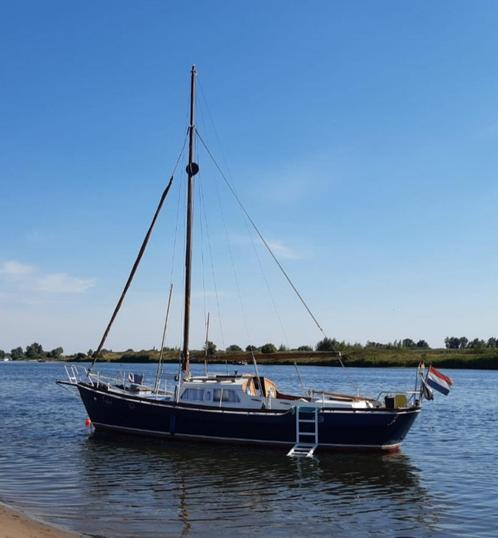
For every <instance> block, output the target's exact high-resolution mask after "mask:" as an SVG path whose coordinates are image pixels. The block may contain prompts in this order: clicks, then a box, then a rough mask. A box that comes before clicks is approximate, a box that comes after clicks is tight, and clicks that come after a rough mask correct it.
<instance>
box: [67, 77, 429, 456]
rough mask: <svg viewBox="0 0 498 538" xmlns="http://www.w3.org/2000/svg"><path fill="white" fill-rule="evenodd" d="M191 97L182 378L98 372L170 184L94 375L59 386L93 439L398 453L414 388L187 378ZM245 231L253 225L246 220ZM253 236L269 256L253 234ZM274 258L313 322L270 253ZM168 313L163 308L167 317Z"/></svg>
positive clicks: (82, 372)
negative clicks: (166, 384) (361, 391)
mask: <svg viewBox="0 0 498 538" xmlns="http://www.w3.org/2000/svg"><path fill="white" fill-rule="evenodd" d="M195 91H196V70H195V67H192V70H191V77H190V122H189V126H188V143H189V145H188V164H187V166H186V174H187V204H186V205H187V208H186V227H185V229H186V237H185V282H184V308H183V346H182V349H181V354H180V357H179V358H180V359H181V368H179V372H178V375H177V376H176V379H175V382H174V387H173V388H172V389H171V390H166V388H162V389H161V388H160V368H161V366H160V365H161V362H160V363H159V365H158V374H157V376H156V380H155V382H154V383H153V384H151V385H146V384H145V383H144V379H143V377H142V376H140V375H137V374H130V375H128V376H123V377H121V378H120V379H111V378H108V377H105V376H103V375H102V374H101V373H99V372H97V371H95V369H94V368H95V363H96V360H97V358H98V357H99V353H100V352H101V350H102V349H103V345H104V343H105V341H106V338H107V335H108V333H109V331H110V328H111V326H112V324H113V321H114V319H115V318H116V315H117V313H118V311H119V308H120V306H121V304H122V303H123V300H124V297H125V295H126V292H127V290H128V288H129V286H130V284H131V281H132V279H133V276H134V274H135V271H136V269H137V267H138V265H139V263H140V260H141V257H142V255H143V253H144V251H145V248H146V245H147V242H148V240H149V238H150V235H151V232H152V229H153V227H154V224H155V222H156V219H157V216H158V214H159V211H160V209H161V207H162V204H163V202H164V199H165V198H166V196H167V194H168V192H169V189H170V187H171V183H172V181H173V177H172V178H171V179H170V181H169V183H168V185H167V187H166V189H165V190H164V192H163V195H162V197H161V200H160V203H159V206H158V207H157V210H156V212H155V214H154V218H153V219H152V223H151V225H150V228H149V229H148V232H147V235H146V237H145V239H144V242H143V244H142V247H141V249H140V252H139V255H138V257H137V260H136V261H135V264H134V266H133V269H132V271H131V274H130V277H129V278H128V281H127V282H126V285H125V287H124V290H123V293H122V295H121V297H120V299H119V301H118V304H117V306H116V308H115V310H114V312H113V315H112V317H111V320H110V322H109V324H108V326H107V328H106V330H105V332H104V335H103V337H102V339H101V341H100V344H99V346H98V349H97V350H96V351H95V353H94V356H93V362H92V364H91V366H90V367H89V368H86V369H82V368H78V367H76V366H70V367H66V372H67V375H68V379H67V380H65V381H60V382H59V383H62V384H66V385H71V386H74V387H76V388H77V390H78V391H79V395H80V397H81V400H82V401H83V404H84V406H85V408H86V411H87V413H88V417H89V421H91V425H92V426H93V428H94V429H95V430H96V431H106V432H121V433H126V434H134V435H141V436H152V437H159V438H165V439H168V440H175V439H182V440H191V441H212V442H223V443H233V444H244V445H267V446H276V447H281V448H282V449H284V450H285V452H286V453H287V454H288V455H289V456H302V457H313V454H314V452H315V450H317V449H318V450H327V449H365V450H382V451H392V450H397V449H398V448H399V446H400V444H401V443H402V441H403V440H404V438H405V436H406V435H407V433H408V431H409V430H410V428H411V426H412V424H413V423H414V421H415V419H416V417H417V416H418V414H419V413H420V411H421V397H420V393H419V392H418V391H417V390H416V387H415V390H414V391H411V392H408V393H398V394H393V393H389V394H387V393H386V394H382V393H381V394H379V396H378V397H377V398H370V397H366V396H359V395H348V394H339V393H335V392H324V391H322V390H314V389H309V390H307V391H305V393H303V394H287V393H284V392H281V391H280V390H279V388H278V385H277V384H276V383H275V382H274V381H273V380H270V379H268V378H267V377H264V376H261V375H260V374H259V371H258V367H257V363H256V361H255V359H254V356H253V362H254V373H241V374H238V373H237V372H234V373H233V374H230V373H218V374H217V373H209V372H208V371H207V368H206V370H205V372H204V374H203V375H193V373H192V371H191V367H190V348H189V343H190V323H191V316H190V309H191V293H192V292H191V282H192V226H193V207H194V206H193V197H194V189H193V182H194V176H195V175H196V174H197V173H198V171H199V166H198V164H197V163H196V162H195V161H194V143H195V138H196V135H197V134H198V133H197V129H196V126H195ZM199 136H200V135H199ZM237 200H238V199H237ZM247 216H248V215H247ZM249 218H250V217H249ZM251 223H252V224H254V223H253V221H252V219H251ZM256 231H257V233H258V235H259V236H260V239H261V240H262V241H263V242H264V244H265V246H266V247H267V248H268V250H270V247H269V245H268V243H267V242H266V241H265V240H264V238H263V236H262V235H261V233H260V232H259V230H258V229H256ZM270 253H271V254H272V256H273V257H274V259H275V261H276V262H277V264H278V265H279V267H280V268H281V269H282V272H283V273H284V276H285V277H286V278H287V280H288V281H289V283H290V284H291V286H292V288H293V289H294V291H295V292H296V293H297V294H298V297H299V299H300V300H301V302H302V303H303V304H304V306H305V307H306V309H307V310H308V312H309V314H310V315H311V316H312V317H313V319H314V320H315V321H316V319H315V318H314V316H313V314H312V313H311V311H310V310H309V308H308V306H307V304H306V303H305V302H304V300H303V298H302V296H301V295H300V294H299V292H298V291H297V289H296V288H295V286H294V284H293V283H292V282H291V280H290V279H289V277H288V275H287V274H286V273H285V271H284V270H283V268H282V267H281V265H280V263H279V262H278V260H277V258H276V257H275V255H274V254H273V253H272V252H271V250H270ZM170 299H171V289H170ZM169 304H170V303H169V302H168V311H169ZM161 353H162V348H161ZM339 360H340V357H339Z"/></svg>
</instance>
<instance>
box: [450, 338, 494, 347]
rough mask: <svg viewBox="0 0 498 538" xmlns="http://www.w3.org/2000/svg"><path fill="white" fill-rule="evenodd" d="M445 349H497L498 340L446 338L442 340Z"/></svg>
mask: <svg viewBox="0 0 498 538" xmlns="http://www.w3.org/2000/svg"><path fill="white" fill-rule="evenodd" d="M444 345H445V346H446V349H483V348H498V338H495V337H491V338H488V339H487V340H481V339H480V338H474V339H473V340H469V339H468V338H466V337H465V336H447V337H446V338H445V339H444Z"/></svg>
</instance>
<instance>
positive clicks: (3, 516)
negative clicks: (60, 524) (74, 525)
mask: <svg viewBox="0 0 498 538" xmlns="http://www.w3.org/2000/svg"><path fill="white" fill-rule="evenodd" d="M78 536H81V535H79V534H74V533H71V532H67V531H63V530H61V529H58V528H57V527H51V526H50V525H45V524H44V523H40V522H39V521H36V520H34V519H31V518H29V517H28V516H26V515H25V514H23V513H22V512H18V511H17V510H13V509H12V508H9V507H8V506H6V505H5V504H2V503H0V538H76V537H78Z"/></svg>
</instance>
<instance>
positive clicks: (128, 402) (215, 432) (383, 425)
mask: <svg viewBox="0 0 498 538" xmlns="http://www.w3.org/2000/svg"><path fill="white" fill-rule="evenodd" d="M78 389H79V391H80V395H81V399H82V400H83V403H84V405H85V407H86V410H87V412H88V416H89V417H90V419H91V420H92V424H93V425H94V427H95V428H96V429H97V430H111V431H120V432H127V433H132V434H138V435H147V436H154V437H169V438H174V437H176V438H179V439H197V440H206V441H221V442H229V443H242V444H251V443H256V444H263V445H283V446H288V447H291V446H293V445H294V444H295V442H296V416H295V413H294V411H293V410H289V411H286V410H284V411H277V410H270V409H260V410H254V409H247V410H243V409H220V408H214V407H212V408H209V407H196V406H193V405H186V404H182V403H175V402H163V401H153V400H148V399H145V398H140V397H135V396H129V395H124V394H115V393H110V392H107V391H105V390H101V389H97V388H95V387H92V386H89V385H86V384H82V383H80V384H78ZM419 412H420V407H412V408H409V409H403V410H395V409H392V410H391V409H324V410H321V411H320V413H319V416H318V439H319V448H320V449H323V448H354V449H377V450H395V449H397V448H398V447H399V445H400V444H401V442H402V441H403V439H404V438H405V436H406V434H407V433H408V431H409V429H410V427H411V426H412V424H413V422H414V420H415V418H416V417H417V415H418V413H419Z"/></svg>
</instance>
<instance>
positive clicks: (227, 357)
mask: <svg viewBox="0 0 498 538" xmlns="http://www.w3.org/2000/svg"><path fill="white" fill-rule="evenodd" d="M159 355H160V353H159V351H157V350H155V349H152V350H140V351H133V350H126V351H107V350H106V351H104V352H102V354H101V355H100V356H99V357H98V359H97V362H99V363H100V364H108V363H119V364H127V363H128V364H157V363H158V361H159ZM253 357H254V359H256V361H257V363H258V364H260V365H267V366H285V365H287V366H294V365H295V364H297V365H298V366H328V367H331V366H332V367H340V366H341V361H342V363H343V364H344V366H345V367H357V368H416V367H417V366H418V365H419V364H420V363H421V362H423V363H424V364H425V365H429V364H432V365H433V366H435V367H436V368H443V369H465V370H468V369H471V370H498V349H489V348H485V349H460V350H454V349H379V348H359V349H357V348H354V347H350V348H346V349H344V350H343V351H341V352H340V354H339V352H336V351H278V352H275V353H261V352H258V353H254V355H253V354H252V353H251V352H244V351H241V352H216V353H215V354H212V355H210V356H207V357H205V356H204V354H203V352H202V351H192V354H191V363H193V364H196V363H197V364H203V363H204V361H205V360H207V362H208V364H215V363H218V364H225V363H227V364H229V365H231V366H251V365H252V363H253ZM178 359H179V352H178V350H174V351H172V350H168V351H166V352H165V353H164V355H163V362H164V363H168V364H177V363H178ZM92 360H93V359H92V357H90V356H89V355H87V354H83V353H78V354H75V355H68V356H64V357H60V358H58V359H50V358H47V359H39V360H38V361H37V360H36V359H35V360H31V361H27V360H25V359H18V360H15V361H14V360H13V361H9V362H48V363H51V364H54V363H58V364H67V363H72V364H79V363H82V364H84V363H89V362H91V361H92Z"/></svg>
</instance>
